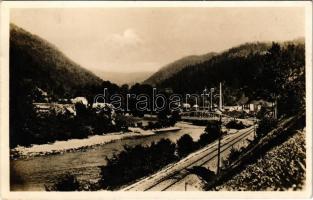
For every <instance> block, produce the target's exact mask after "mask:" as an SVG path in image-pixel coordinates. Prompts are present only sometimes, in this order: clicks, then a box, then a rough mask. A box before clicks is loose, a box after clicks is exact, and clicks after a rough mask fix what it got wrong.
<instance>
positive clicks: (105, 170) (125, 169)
mask: <svg viewBox="0 0 313 200" xmlns="http://www.w3.org/2000/svg"><path fill="white" fill-rule="evenodd" d="M174 160H176V156H175V144H173V143H172V142H171V141H170V140H168V139H166V140H165V139H162V140H160V141H159V142H157V143H152V144H151V146H148V147H145V146H141V145H137V146H135V147H127V146H126V147H124V151H122V152H121V153H120V154H118V155H114V156H113V157H112V158H109V159H108V158H107V165H106V166H102V167H100V177H101V178H100V180H99V185H100V186H101V187H102V188H106V189H113V188H116V187H119V186H121V185H123V184H126V183H129V182H131V181H134V180H136V179H138V178H140V177H143V176H146V175H149V174H151V173H152V172H154V171H155V170H157V169H160V168H161V167H163V166H165V165H167V164H169V163H170V162H173V161H174Z"/></svg>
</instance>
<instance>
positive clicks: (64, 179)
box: [45, 174, 81, 191]
mask: <svg viewBox="0 0 313 200" xmlns="http://www.w3.org/2000/svg"><path fill="white" fill-rule="evenodd" d="M45 189H46V191H79V190H81V188H80V183H79V182H78V180H77V179H76V177H75V176H74V175H72V174H65V175H63V176H61V177H60V178H59V180H58V182H57V183H55V184H53V185H52V186H50V187H49V186H46V185H45Z"/></svg>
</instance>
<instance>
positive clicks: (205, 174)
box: [189, 166, 216, 182]
mask: <svg viewBox="0 0 313 200" xmlns="http://www.w3.org/2000/svg"><path fill="white" fill-rule="evenodd" d="M189 172H191V173H193V174H196V175H197V176H200V177H201V178H202V179H203V180H205V181H206V182H210V181H212V180H214V179H215V177H216V175H215V173H214V172H213V171H211V170H210V169H207V168H205V167H200V166H195V167H193V168H191V169H189Z"/></svg>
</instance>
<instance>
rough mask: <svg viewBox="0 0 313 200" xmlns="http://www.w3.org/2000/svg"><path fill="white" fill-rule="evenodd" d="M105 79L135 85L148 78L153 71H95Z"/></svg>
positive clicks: (118, 83) (119, 83) (120, 83)
mask: <svg viewBox="0 0 313 200" xmlns="http://www.w3.org/2000/svg"><path fill="white" fill-rule="evenodd" d="M94 72H95V74H97V75H98V76H99V77H100V78H102V79H103V80H108V81H110V82H112V83H115V84H117V85H123V84H128V85H134V84H135V83H141V82H143V81H144V80H146V79H147V78H148V77H149V76H151V74H153V72H129V73H127V72H110V71H100V70H97V71H94Z"/></svg>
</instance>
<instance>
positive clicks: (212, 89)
mask: <svg viewBox="0 0 313 200" xmlns="http://www.w3.org/2000/svg"><path fill="white" fill-rule="evenodd" d="M210 92H211V95H210V97H211V103H210V106H211V112H212V111H213V105H212V97H213V92H214V88H211V90H210Z"/></svg>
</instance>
